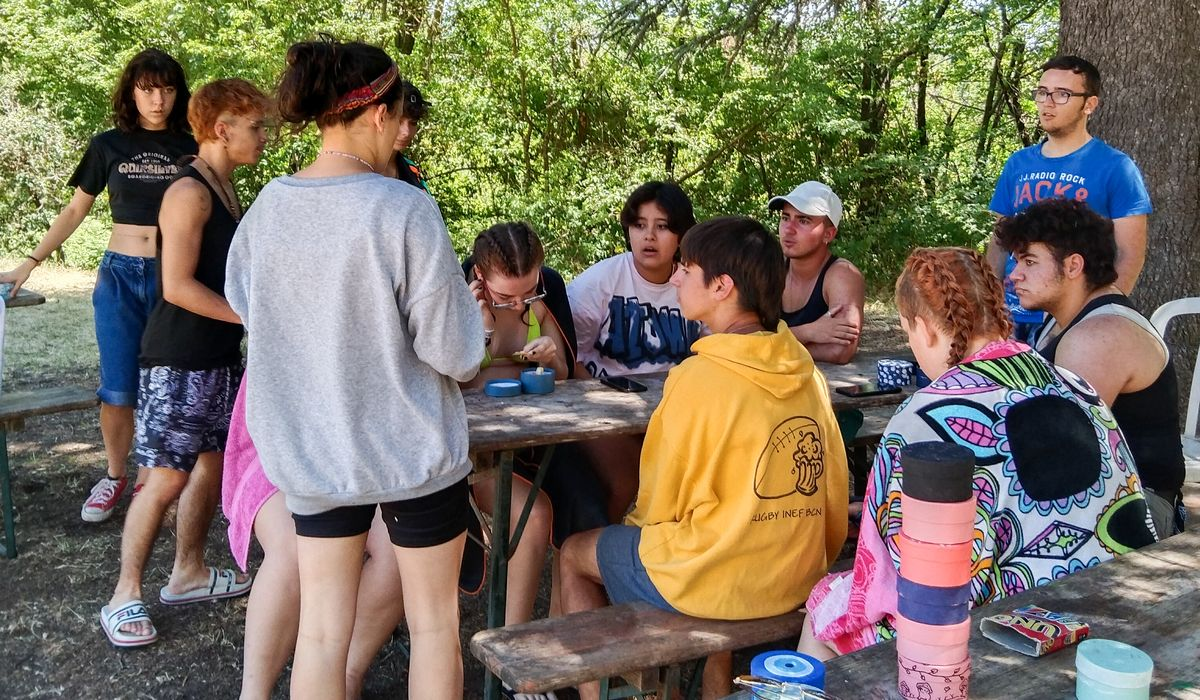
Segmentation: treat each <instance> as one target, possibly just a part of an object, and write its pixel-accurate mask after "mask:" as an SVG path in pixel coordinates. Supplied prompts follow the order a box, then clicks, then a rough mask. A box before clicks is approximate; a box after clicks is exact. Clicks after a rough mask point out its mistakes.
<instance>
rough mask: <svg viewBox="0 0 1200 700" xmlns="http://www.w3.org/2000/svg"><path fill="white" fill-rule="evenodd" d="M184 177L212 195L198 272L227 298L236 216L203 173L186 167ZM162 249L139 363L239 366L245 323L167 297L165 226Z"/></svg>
mask: <svg viewBox="0 0 1200 700" xmlns="http://www.w3.org/2000/svg"><path fill="white" fill-rule="evenodd" d="M185 177H190V178H193V179H195V180H199V181H200V182H202V183H203V184H204V186H205V187H207V188H208V193H209V196H210V197H212V214H211V215H210V216H209V217H208V221H206V222H205V223H204V230H203V233H202V236H201V239H200V256H199V258H198V259H197V260H196V275H195V276H196V279H197V280H198V281H199V282H200V283H202V284H203V285H204V286H205V287H208V288H209V289H211V290H213V291H214V292H216V293H217V294H220V295H221V296H222V297H223V296H225V261H226V260H227V259H228V258H229V245H230V243H232V242H233V233H234V231H236V230H237V220H236V219H234V218H233V215H232V214H230V213H229V210H228V209H226V208H225V205H224V204H222V203H221V198H220V196H218V195H217V193H216V191H215V190H214V189H213V188H212V185H210V184H208V181H207V180H205V179H204V176H202V175H201V174H200V173H199V171H197V170H196V169H195V168H194V167H192V166H191V165H188V166H186V167H184V168H183V169H182V170H181V171H180V172H179V175H178V176H177V177H176V178H175V179H176V180H178V179H180V178H185ZM158 248H159V252H158V256H157V257H158V262H159V277H158V303H157V304H155V306H154V310H153V311H151V312H150V319H149V320H148V321H147V323H146V332H145V333H144V334H143V335H142V351H141V356H140V357H139V358H138V361H139V363H140V364H141V366H142V367H161V366H167V367H176V368H178V369H186V370H205V369H216V368H218V367H234V366H237V365H240V364H241V362H242V354H241V343H242V326H241V324H238V323H228V322H226V321H218V320H217V319H215V318H208V317H207V316H201V315H199V314H196V313H193V312H191V311H188V310H187V309H183V308H180V307H178V306H176V305H174V304H172V303H170V302H168V301H166V300H164V299H163V294H162V272H161V270H162V231H161V230H160V231H159V234H158Z"/></svg>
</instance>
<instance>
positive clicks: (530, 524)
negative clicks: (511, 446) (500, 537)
mask: <svg viewBox="0 0 1200 700" xmlns="http://www.w3.org/2000/svg"><path fill="white" fill-rule="evenodd" d="M529 491H530V486H529V484H527V483H525V482H524V481H522V480H520V479H513V482H512V506H511V508H510V509H509V519H508V534H509V536H510V537H511V536H512V533H513V532H514V531H516V529H517V519H518V518H519V517H520V516H521V508H522V507H524V505H525V500H526V499H527V498H529ZM495 494H496V482H495V481H494V480H492V479H488V480H487V481H481V482H479V483H478V484H476V486H475V502H476V503H478V504H479V507H480V508H481V509H483V511H484V512H486V513H494V512H495V511H494V510H493V502H494V500H495ZM553 517H554V516H553V514H552V512H551V510H550V499H548V498H546V494H544V493H538V495H537V501H535V502H534V504H533V509H532V510H530V511H529V520H528V521H527V522H526V524H525V529H524V530H523V531H522V533H521V542H520V543H519V544H518V545H517V550H516V551H515V552H513V553H512V558H511V559H509V561H508V601H507V602H506V603H505V605H504V622H505V624H509V625H513V624H518V623H521V622H529V621H530V620H531V619H533V604H534V603H535V602H536V601H537V594H538V587H539V586H538V584H540V583H541V580H542V570H543V569H544V568H545V566H546V549H547V548H548V547H549V546H550V527H551V521H552V520H553ZM493 527H494V526H493Z"/></svg>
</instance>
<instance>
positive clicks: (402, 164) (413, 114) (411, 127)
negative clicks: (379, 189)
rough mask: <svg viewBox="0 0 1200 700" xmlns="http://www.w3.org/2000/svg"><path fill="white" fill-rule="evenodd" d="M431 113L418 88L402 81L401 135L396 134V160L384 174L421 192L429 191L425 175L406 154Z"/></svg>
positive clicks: (393, 160)
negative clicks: (422, 123)
mask: <svg viewBox="0 0 1200 700" xmlns="http://www.w3.org/2000/svg"><path fill="white" fill-rule="evenodd" d="M428 112H429V103H428V102H426V101H425V98H424V97H422V96H421V91H420V90H418V89H417V86H415V85H413V84H412V83H410V82H408V81H407V80H401V81H400V133H398V134H396V142H395V143H394V144H392V150H394V151H395V152H396V156H395V158H393V159H392V162H391V163H389V164H388V166H387V168H385V169H384V171H383V174H384V175H388V176H391V177H394V178H396V179H397V180H402V181H404V182H407V183H408V184H410V185H412V186H413V187H416V188H417V189H419V190H424V191H426V192H428V191H429V188H428V187H427V186H426V185H425V173H423V172H421V169H420V168H418V167H417V164H416V163H414V162H413V161H412V160H411V159H409V157H408V156H407V155H406V154H405V151H407V150H408V147H409V146H411V145H412V141H413V139H414V138H416V136H417V129H418V128H419V126H420V125H419V124H418V122H420V121H421V120H422V119H424V118H425V115H426V114H427V113H428Z"/></svg>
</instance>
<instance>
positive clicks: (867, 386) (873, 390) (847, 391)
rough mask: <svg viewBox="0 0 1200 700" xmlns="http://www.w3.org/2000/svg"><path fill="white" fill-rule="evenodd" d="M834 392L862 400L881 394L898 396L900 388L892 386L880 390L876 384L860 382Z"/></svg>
mask: <svg viewBox="0 0 1200 700" xmlns="http://www.w3.org/2000/svg"><path fill="white" fill-rule="evenodd" d="M834 391H836V392H837V393H839V394H841V395H842V396H852V397H855V398H862V397H866V396H879V395H881V394H899V393H900V387H898V386H893V387H888V388H886V389H881V388H880V387H879V384H878V383H877V382H862V383H860V384H851V385H850V386H839V387H837V388H835V389H834Z"/></svg>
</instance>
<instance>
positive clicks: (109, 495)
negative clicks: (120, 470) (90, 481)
mask: <svg viewBox="0 0 1200 700" xmlns="http://www.w3.org/2000/svg"><path fill="white" fill-rule="evenodd" d="M127 484H128V481H126V479H125V477H121V478H120V479H110V478H109V477H108V476H103V477H101V478H100V480H99V481H97V482H96V485H95V486H93V487H92V493H91V494H90V495H89V496H88V499H87V501H86V502H85V503H84V504H83V510H82V511H80V513H79V517H81V518H83V519H84V521H85V522H89V523H102V522H104V521H105V520H108V519H109V517H110V516H112V513H113V509H114V508H116V507H117V501H119V500H121V495H122V494H124V493H125V486H126V485H127Z"/></svg>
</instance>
